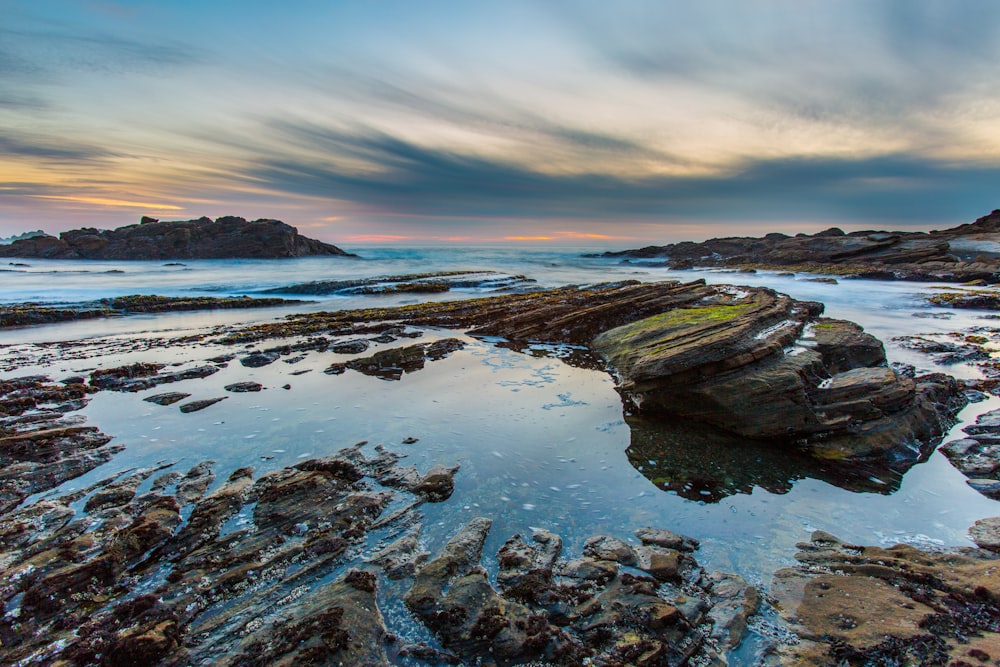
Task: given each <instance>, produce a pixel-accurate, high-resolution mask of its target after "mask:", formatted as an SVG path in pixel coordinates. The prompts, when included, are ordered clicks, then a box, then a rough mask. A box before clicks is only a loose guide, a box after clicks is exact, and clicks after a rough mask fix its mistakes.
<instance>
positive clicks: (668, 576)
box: [633, 546, 681, 582]
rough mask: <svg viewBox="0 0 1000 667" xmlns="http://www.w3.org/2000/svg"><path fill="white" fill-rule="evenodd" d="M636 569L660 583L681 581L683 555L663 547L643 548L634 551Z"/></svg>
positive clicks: (636, 548)
mask: <svg viewBox="0 0 1000 667" xmlns="http://www.w3.org/2000/svg"><path fill="white" fill-rule="evenodd" d="M633 552H634V554H635V560H636V567H638V568H639V569H640V570H643V571H644V572H647V573H649V574H651V575H652V576H653V577H654V578H655V579H657V580H659V581H678V582H679V581H680V576H681V574H680V568H681V553H680V552H679V551H676V550H674V549H664V548H663V547H655V546H641V547H635V548H634V549H633Z"/></svg>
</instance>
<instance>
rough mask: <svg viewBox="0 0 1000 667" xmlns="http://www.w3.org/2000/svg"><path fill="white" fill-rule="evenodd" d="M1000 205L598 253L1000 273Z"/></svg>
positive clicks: (795, 266) (712, 262) (951, 275)
mask: <svg viewBox="0 0 1000 667" xmlns="http://www.w3.org/2000/svg"><path fill="white" fill-rule="evenodd" d="M998 241H1000V209H998V210H995V211H993V212H992V213H990V214H989V215H986V216H983V217H982V218H979V219H978V220H976V221H975V222H973V223H970V224H967V225H961V226H959V227H954V228H952V229H947V230H943V231H933V232H885V231H858V232H851V233H849V234H848V233H844V232H843V231H842V230H840V229H838V228H836V227H834V228H831V229H828V230H826V231H823V232H819V233H817V234H811V235H810V234H797V235H795V236H788V235H786V234H780V233H772V234H767V235H766V236H762V237H756V238H755V237H727V238H716V239H709V240H708V241H704V242H701V243H695V242H692V241H684V242H681V243H673V244H670V245H665V246H647V247H645V248H639V249H635V250H623V251H619V252H606V253H604V254H603V255H601V256H603V257H622V258H625V259H627V260H633V259H642V260H648V259H660V260H663V261H664V262H665V263H666V264H667V265H668V266H670V267H672V268H676V269H690V268H693V267H696V266H714V267H726V266H728V267H755V268H771V269H779V270H785V271H787V270H795V271H799V270H801V271H813V272H821V273H838V274H845V275H853V276H858V277H866V278H876V279H883V280H925V281H941V280H953V281H956V282H966V281H970V280H985V281H987V282H990V283H995V282H997V281H998V280H1000V256H997V254H996V250H995V248H996V247H997V246H996V243H997V242H998Z"/></svg>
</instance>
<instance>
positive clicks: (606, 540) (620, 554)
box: [583, 536, 636, 565]
mask: <svg viewBox="0 0 1000 667" xmlns="http://www.w3.org/2000/svg"><path fill="white" fill-rule="evenodd" d="M583 553H584V555H585V556H590V557H591V558H596V559H598V560H610V561H613V562H615V563H621V564H622V565H635V563H636V557H635V553H634V552H633V551H632V547H630V546H629V545H627V544H626V543H624V542H622V541H621V540H619V539H616V538H614V537H604V536H601V537H592V538H590V539H589V540H587V541H586V542H585V543H584V545H583Z"/></svg>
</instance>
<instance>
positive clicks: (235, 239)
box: [0, 216, 353, 260]
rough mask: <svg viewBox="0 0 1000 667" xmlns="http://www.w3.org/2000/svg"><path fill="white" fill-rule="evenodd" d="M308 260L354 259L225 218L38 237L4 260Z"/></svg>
mask: <svg viewBox="0 0 1000 667" xmlns="http://www.w3.org/2000/svg"><path fill="white" fill-rule="evenodd" d="M307 255H339V256H345V257H347V256H353V255H351V254H350V253H346V252H344V251H343V250H341V249H340V248H338V247H336V246H333V245H330V244H328V243H323V242H322V241H317V240H315V239H310V238H307V237H305V236H302V235H300V234H299V233H298V230H296V229H295V228H294V227H291V226H289V225H286V224H285V223H283V222H281V221H280V220H264V219H261V220H254V221H252V222H248V221H247V220H245V219H244V218H239V217H236V216H226V217H222V218H216V219H215V220H212V219H211V218H199V219H197V220H177V221H173V222H166V221H165V222H160V221H159V220H155V219H153V218H146V217H144V218H143V219H142V222H141V223H140V224H138V225H127V226H125V227H119V228H117V229H111V230H100V229H93V228H84V229H74V230H72V231H68V232H63V233H61V234H60V235H59V238H56V237H54V236H48V235H44V236H34V237H31V238H27V239H21V240H18V241H15V242H13V243H11V244H10V245H5V246H0V257H43V258H46V259H126V260H160V259H226V258H237V257H244V258H278V257H304V256H307Z"/></svg>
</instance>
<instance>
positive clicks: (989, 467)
mask: <svg viewBox="0 0 1000 667" xmlns="http://www.w3.org/2000/svg"><path fill="white" fill-rule="evenodd" d="M962 430H963V431H965V432H966V433H967V434H969V435H970V436H971V437H967V438H959V439H957V440H952V441H950V442H948V443H946V444H944V445H942V446H941V453H943V454H944V455H945V456H947V457H948V460H949V461H951V463H952V465H954V466H955V467H956V468H958V470H959V471H961V473H962V474H963V475H965V476H966V477H968V478H969V479H968V480H967V481H968V484H969V486H971V487H972V488H973V489H975V490H976V491H978V492H979V493H981V494H983V495H984V496H987V497H988V498H995V499H1000V410H991V411H989V412H984V413H983V414H981V415H979V416H978V417H977V418H976V423H975V424H971V425H969V426H966V427H965V428H963V429H962Z"/></svg>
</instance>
